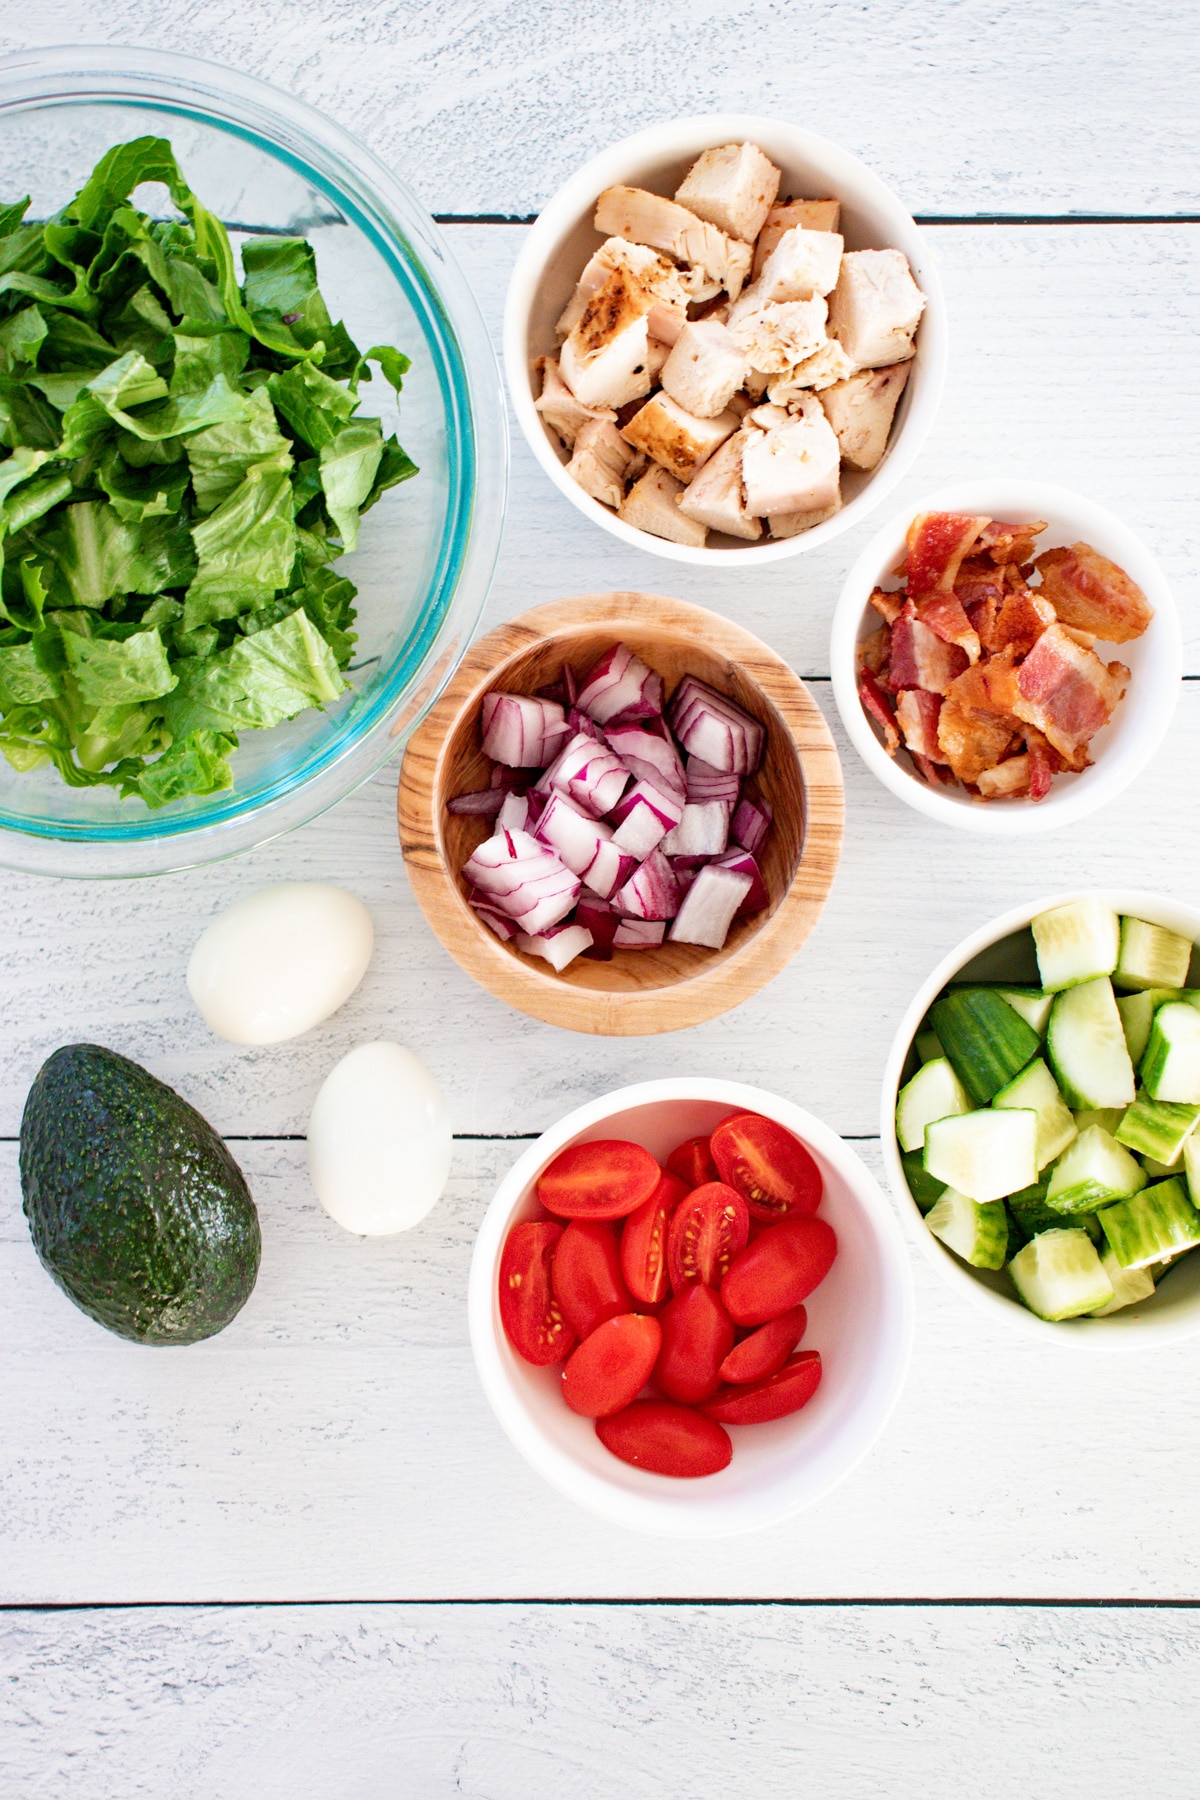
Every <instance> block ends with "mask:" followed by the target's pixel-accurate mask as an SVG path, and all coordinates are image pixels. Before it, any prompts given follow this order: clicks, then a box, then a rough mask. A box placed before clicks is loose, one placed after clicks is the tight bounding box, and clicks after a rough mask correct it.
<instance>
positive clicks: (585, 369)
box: [559, 269, 651, 407]
mask: <svg viewBox="0 0 1200 1800" xmlns="http://www.w3.org/2000/svg"><path fill="white" fill-rule="evenodd" d="M649 311H650V296H649V294H648V292H647V291H646V289H645V288H644V287H643V286H641V284H640V283H639V282H637V281H636V280H635V279H634V277H633V276H632V275H630V273H629V271H628V270H627V269H614V270H613V272H612V274H611V275H610V276H609V277H608V279H607V280H606V281H605V283H604V285H603V287H600V288H598V289H597V291H596V292H595V293H594V294H593V295H592V297H591V299H590V300H589V301H588V303H587V305H586V306H585V307H584V309H583V314H582V317H581V318H580V320H579V323H578V324H577V325H576V326H575V327H574V329H573V330H572V331H571V334H570V336H569V337H568V338H566V340H565V341H564V343H563V347H562V352H561V355H560V358H559V370H560V373H561V375H562V378H563V380H564V381H565V382H566V384H567V386H568V387H569V388H570V390H571V392H572V393H573V394H574V396H575V398H576V399H577V400H582V401H583V404H584V405H585V406H611V407H617V406H624V405H625V404H626V402H627V401H630V400H638V399H640V398H641V396H642V395H643V394H648V393H649V392H650V388H651V380H650V369H649V341H650V334H649V330H648V325H647V314H648V313H649Z"/></svg>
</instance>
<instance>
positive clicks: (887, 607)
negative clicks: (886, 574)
mask: <svg viewBox="0 0 1200 1800" xmlns="http://www.w3.org/2000/svg"><path fill="white" fill-rule="evenodd" d="M868 605H870V606H873V607H874V608H875V611H876V612H877V613H878V614H879V616H880V618H881V619H886V620H887V623H888V624H889V625H894V624H895V623H896V620H897V619H898V618H899V617H900V612H901V609H902V607H903V605H904V595H903V594H889V593H888V591H887V589H886V588H876V589H875V590H874V592H873V593H872V595H871V597H870V600H869V601H868Z"/></svg>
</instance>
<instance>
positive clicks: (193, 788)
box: [133, 731, 237, 809]
mask: <svg viewBox="0 0 1200 1800" xmlns="http://www.w3.org/2000/svg"><path fill="white" fill-rule="evenodd" d="M236 748H237V739H236V737H223V736H221V735H219V734H218V733H216V732H212V731H193V732H189V734H188V735H187V737H185V738H180V739H179V740H177V741H176V742H175V743H173V744H172V745H171V747H170V749H169V750H167V751H164V753H163V755H162V756H160V757H159V758H158V759H157V761H155V762H152V763H148V764H147V765H146V767H145V768H144V769H142V770H141V771H140V773H139V774H137V775H136V776H134V777H133V786H134V787H135V788H136V791H137V793H138V794H140V796H141V798H142V799H143V800H144V801H145V802H146V805H147V806H149V807H152V808H155V809H157V808H158V807H160V806H169V805H170V803H171V801H172V800H182V799H183V798H184V797H185V795H187V794H217V793H220V792H221V791H222V790H223V789H225V788H231V787H232V786H233V770H232V769H231V768H230V766H229V752H230V751H231V750H235V749H236Z"/></svg>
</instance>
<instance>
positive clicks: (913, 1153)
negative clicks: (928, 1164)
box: [900, 1150, 946, 1213]
mask: <svg viewBox="0 0 1200 1800" xmlns="http://www.w3.org/2000/svg"><path fill="white" fill-rule="evenodd" d="M900 1161H901V1162H902V1163H903V1165H904V1179H905V1181H907V1183H908V1191H909V1193H910V1194H911V1195H912V1197H913V1199H914V1200H915V1201H916V1203H917V1205H918V1206H919V1207H920V1209H921V1211H922V1212H923V1213H927V1212H928V1211H929V1209H930V1207H931V1206H932V1205H933V1203H934V1201H935V1200H940V1199H941V1197H942V1195H943V1194H944V1193H945V1191H946V1184H945V1182H944V1181H935V1180H934V1178H933V1176H932V1175H930V1174H929V1173H928V1172H927V1171H926V1168H925V1157H924V1152H923V1151H921V1150H907V1151H905V1153H904V1155H903V1156H902V1157H901V1158H900Z"/></svg>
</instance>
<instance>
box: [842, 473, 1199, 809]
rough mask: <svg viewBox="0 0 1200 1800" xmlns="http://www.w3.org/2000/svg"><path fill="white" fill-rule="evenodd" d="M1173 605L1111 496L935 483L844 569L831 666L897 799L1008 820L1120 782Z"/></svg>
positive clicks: (1173, 665)
mask: <svg viewBox="0 0 1200 1800" xmlns="http://www.w3.org/2000/svg"><path fill="white" fill-rule="evenodd" d="M1180 657H1181V653H1180V640H1179V621H1178V616H1177V613H1176V609H1175V603H1174V600H1173V598H1172V595H1171V590H1170V587H1169V586H1168V584H1167V580H1166V577H1165V576H1164V575H1163V573H1162V570H1161V569H1160V568H1159V566H1158V563H1157V562H1156V560H1155V558H1154V556H1153V555H1152V554H1151V552H1150V550H1149V549H1148V548H1147V547H1146V545H1145V544H1143V543H1142V541H1141V539H1140V538H1138V537H1136V536H1135V534H1134V533H1133V532H1132V531H1131V530H1130V529H1129V527H1128V526H1127V525H1125V524H1124V523H1123V522H1122V521H1121V520H1120V519H1118V518H1116V517H1115V516H1114V515H1113V514H1112V513H1110V512H1109V511H1108V510H1107V508H1105V507H1103V506H1100V505H1099V504H1098V503H1097V502H1095V501H1093V500H1088V499H1086V498H1085V497H1084V496H1083V495H1081V494H1075V493H1071V492H1070V491H1069V490H1067V489H1065V488H1059V487H1056V486H1052V485H1051V484H1049V483H1047V482H1041V481H1023V480H1014V479H1012V478H1006V477H999V478H987V479H982V480H973V481H967V482H960V483H959V484H957V485H956V486H954V487H950V488H945V489H942V490H941V491H940V492H938V493H936V494H932V495H930V496H928V497H927V498H926V499H924V500H922V501H919V502H918V503H917V504H916V505H913V506H910V507H906V508H905V510H904V512H903V513H899V514H897V516H896V517H895V518H894V519H892V520H891V522H890V523H889V524H888V525H885V526H884V527H883V528H882V530H880V531H879V532H878V533H877V534H876V536H875V537H874V538H873V539H872V540H871V542H870V543H869V544H868V545H867V546H866V548H865V549H864V551H863V553H862V555H861V556H860V557H859V559H858V561H857V562H856V563H855V565H854V567H853V568H852V569H851V571H850V574H849V575H848V576H847V578H846V584H845V587H844V588H843V590H842V594H841V598H840V599H839V601H838V604H837V608H836V610H835V613H834V619H833V630H832V635H831V640H830V651H829V666H830V672H831V675H832V678H833V691H834V698H835V699H836V701H837V706H838V711H839V712H840V713H841V716H842V722H843V724H844V725H845V727H846V730H847V732H848V733H849V735H850V738H851V740H852V741H853V743H854V747H855V749H856V750H857V751H858V753H859V755H860V756H861V757H862V759H863V761H864V762H865V763H866V765H867V767H868V768H869V769H870V770H871V771H872V773H873V774H875V775H877V776H878V777H879V779H880V781H882V782H883V784H884V785H885V787H888V788H890V789H891V791H892V793H894V794H896V795H897V796H898V797H899V798H900V799H901V800H904V801H906V802H907V803H908V805H909V806H913V807H916V808H917V810H918V811H920V812H923V813H926V814H927V815H928V816H929V817H931V818H934V819H939V820H941V821H942V822H943V823H944V824H948V825H954V826H957V827H959V828H960V829H961V830H965V831H977V832H984V833H987V834H990V835H992V836H1001V837H1013V836H1024V835H1027V834H1029V833H1034V832H1040V831H1052V830H1056V829H1057V828H1058V827H1059V826H1063V825H1069V824H1071V823H1072V822H1073V821H1074V820H1076V819H1081V818H1085V817H1086V816H1087V815H1088V814H1089V813H1092V812H1094V811H1095V810H1096V809H1097V808H1098V807H1101V806H1104V805H1105V804H1106V803H1107V802H1108V801H1109V800H1111V799H1112V798H1113V797H1114V796H1115V795H1117V794H1119V793H1121V792H1122V791H1123V789H1125V788H1126V787H1128V785H1129V784H1130V782H1131V781H1133V780H1134V778H1135V777H1136V776H1137V775H1138V774H1139V773H1140V771H1141V770H1142V769H1143V768H1144V767H1145V765H1146V763H1147V762H1148V761H1149V760H1150V758H1151V757H1152V756H1153V755H1154V753H1155V751H1156V750H1157V749H1158V747H1159V745H1160V743H1161V742H1162V739H1163V737H1164V735H1165V733H1166V731H1167V728H1168V726H1169V725H1170V723H1171V718H1172V716H1173V714H1174V710H1175V703H1176V700H1177V698H1178V694H1179V682H1180Z"/></svg>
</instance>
